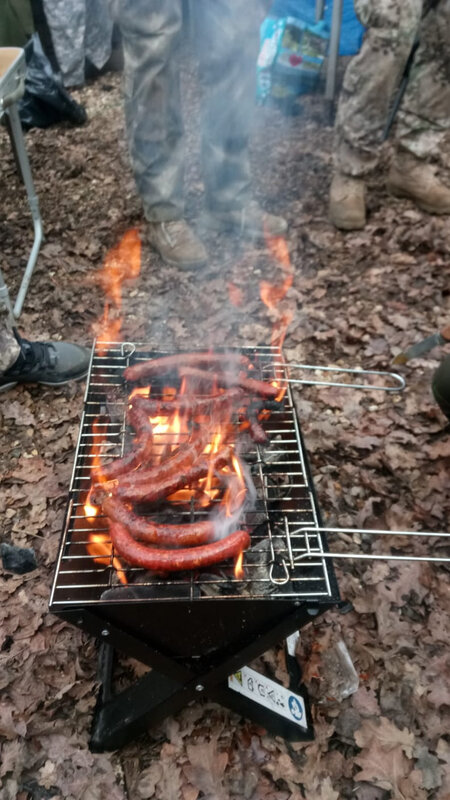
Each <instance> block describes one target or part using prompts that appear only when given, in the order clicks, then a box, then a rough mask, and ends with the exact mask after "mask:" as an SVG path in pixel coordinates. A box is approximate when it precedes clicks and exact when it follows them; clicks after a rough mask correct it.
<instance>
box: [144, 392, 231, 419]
mask: <svg viewBox="0 0 450 800" xmlns="http://www.w3.org/2000/svg"><path fill="white" fill-rule="evenodd" d="M243 397H244V395H243V392H242V391H241V389H240V388H238V387H235V388H233V389H228V390H225V391H224V392H223V393H222V394H219V395H215V396H211V397H193V396H192V395H188V394H187V395H182V396H181V397H177V398H175V399H174V400H154V399H153V398H151V397H150V398H149V397H140V396H137V397H134V398H133V400H132V403H133V405H138V407H139V408H142V409H143V410H144V411H146V413H147V414H148V415H149V416H157V415H158V414H173V412H174V411H180V412H181V413H185V414H188V415H189V416H190V417H196V416H200V415H202V416H203V415H208V416H210V417H214V418H215V417H217V416H219V415H220V414H221V413H222V411H224V412H226V413H229V411H230V410H231V408H232V406H233V404H234V403H237V402H238V401H241V400H242V398H243Z"/></svg>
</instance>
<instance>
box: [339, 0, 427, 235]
mask: <svg viewBox="0 0 450 800" xmlns="http://www.w3.org/2000/svg"><path fill="white" fill-rule="evenodd" d="M422 6H423V0H355V9H356V12H357V14H358V17H359V19H360V20H361V22H362V23H363V25H365V26H366V27H367V32H366V35H365V37H364V41H363V44H362V47H361V50H360V52H359V54H358V55H357V56H355V57H354V58H353V59H352V61H351V62H350V64H349V66H348V67H347V70H346V73H345V77H344V84H343V88H342V92H341V96H340V98H339V105H338V111H337V117H336V123H335V148H334V152H335V159H334V166H335V176H334V180H333V184H332V187H331V192H330V217H331V220H332V222H334V224H335V225H336V226H337V227H342V228H344V229H345V228H348V229H351V228H357V227H363V226H364V223H365V204H364V182H363V179H364V177H365V176H366V175H367V174H368V173H369V172H370V171H371V170H372V169H373V168H374V167H375V166H376V164H377V162H378V159H379V155H380V149H381V145H382V140H383V131H384V128H385V125H386V121H387V117H388V113H389V108H390V105H391V102H392V99H393V96H394V94H395V90H396V89H397V87H398V86H399V84H400V81H401V77H402V74H403V71H404V68H405V66H406V62H407V60H408V56H409V54H410V52H411V49H412V46H413V44H414V40H415V38H416V35H417V32H418V29H419V25H420V19H421V14H422Z"/></svg>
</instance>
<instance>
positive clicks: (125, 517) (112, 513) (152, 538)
mask: <svg viewBox="0 0 450 800" xmlns="http://www.w3.org/2000/svg"><path fill="white" fill-rule="evenodd" d="M102 508H103V512H104V513H105V514H106V516H107V517H108V518H109V519H110V520H111V521H112V522H118V523H119V524H120V525H123V526H125V528H127V530H128V531H129V533H130V534H131V535H132V537H133V538H134V539H138V540H139V541H141V542H148V543H151V544H163V545H169V546H170V545H172V546H174V547H188V546H189V545H191V546H192V545H199V544H204V543H205V542H210V541H211V539H213V538H214V523H213V522H211V521H210V520H201V521H199V522H192V523H187V524H185V525H165V524H158V523H155V522H152V521H151V520H149V519H147V518H146V517H142V516H139V515H138V514H135V513H134V512H133V511H131V510H130V509H129V508H127V506H126V505H125V503H122V502H121V501H120V500H119V499H118V498H117V497H113V496H111V495H108V496H107V497H105V499H104V500H103V502H102Z"/></svg>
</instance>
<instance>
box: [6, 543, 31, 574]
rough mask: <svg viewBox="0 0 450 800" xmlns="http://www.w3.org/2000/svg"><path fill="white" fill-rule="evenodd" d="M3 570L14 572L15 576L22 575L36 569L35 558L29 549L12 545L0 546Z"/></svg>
mask: <svg viewBox="0 0 450 800" xmlns="http://www.w3.org/2000/svg"><path fill="white" fill-rule="evenodd" d="M0 554H1V556H2V564H3V569H6V570H8V572H14V573H15V574H16V575H23V574H24V573H25V572H32V571H33V570H34V569H36V567H37V563H36V556H35V553H34V550H33V548H31V547H29V548H28V547H15V546H14V545H12V544H6V542H3V544H1V545H0Z"/></svg>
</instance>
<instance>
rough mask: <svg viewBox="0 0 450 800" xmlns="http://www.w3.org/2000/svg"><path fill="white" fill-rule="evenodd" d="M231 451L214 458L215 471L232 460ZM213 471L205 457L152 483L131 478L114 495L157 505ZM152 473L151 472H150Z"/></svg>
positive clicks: (226, 448) (118, 487)
mask: <svg viewBox="0 0 450 800" xmlns="http://www.w3.org/2000/svg"><path fill="white" fill-rule="evenodd" d="M230 454H231V451H230V449H229V448H228V447H225V448H224V449H223V450H222V451H220V452H219V453H217V454H216V455H215V456H213V469H219V468H220V467H221V466H224V465H225V464H226V463H227V462H228V461H229V459H230ZM210 469H211V458H210V457H208V456H203V457H201V458H199V459H198V460H197V461H195V462H194V463H193V464H192V465H191V466H190V467H189V468H187V469H186V470H185V471H183V472H169V473H167V474H165V475H164V476H162V477H161V476H156V477H155V476H153V475H152V480H151V481H146V480H139V481H136V482H134V481H133V480H132V478H131V476H130V480H129V481H127V483H120V482H119V483H118V484H117V486H116V487H115V489H114V494H116V496H117V497H119V498H121V499H122V500H129V501H131V502H133V503H156V502H157V501H159V500H163V499H164V498H166V497H168V496H169V495H171V494H174V493H175V492H177V491H178V490H179V489H183V488H184V487H185V486H191V485H192V484H195V483H196V482H197V481H199V480H200V479H201V478H205V477H206V476H207V475H208V472H209V471H210ZM149 472H150V470H149Z"/></svg>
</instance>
